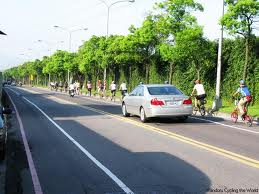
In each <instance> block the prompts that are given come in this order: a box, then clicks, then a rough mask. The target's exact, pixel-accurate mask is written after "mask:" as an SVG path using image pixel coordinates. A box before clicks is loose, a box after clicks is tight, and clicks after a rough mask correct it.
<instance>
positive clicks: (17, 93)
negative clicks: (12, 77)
mask: <svg viewBox="0 0 259 194" xmlns="http://www.w3.org/2000/svg"><path fill="white" fill-rule="evenodd" d="M7 89H8V90H11V91H12V92H14V93H15V94H16V95H18V96H19V95H20V93H19V92H16V91H15V90H13V89H11V88H9V87H8V88H7Z"/></svg>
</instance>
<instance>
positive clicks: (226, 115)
mask: <svg viewBox="0 0 259 194" xmlns="http://www.w3.org/2000/svg"><path fill="white" fill-rule="evenodd" d="M214 114H215V117H219V118H224V119H225V120H231V114H229V113H223V112H216V113H214ZM237 121H238V122H244V121H242V119H241V118H240V117H238V120H237ZM253 123H254V124H257V125H259V118H258V117H253Z"/></svg>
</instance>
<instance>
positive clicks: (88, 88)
mask: <svg viewBox="0 0 259 194" xmlns="http://www.w3.org/2000/svg"><path fill="white" fill-rule="evenodd" d="M86 86H87V90H88V93H87V96H90V97H91V95H92V84H91V82H90V81H88V82H87V85H86Z"/></svg>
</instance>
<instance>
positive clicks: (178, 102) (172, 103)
mask: <svg viewBox="0 0 259 194" xmlns="http://www.w3.org/2000/svg"><path fill="white" fill-rule="evenodd" d="M166 104H167V105H168V106H175V105H181V101H172V102H167V103H166Z"/></svg>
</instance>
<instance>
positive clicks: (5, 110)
mask: <svg viewBox="0 0 259 194" xmlns="http://www.w3.org/2000/svg"><path fill="white" fill-rule="evenodd" d="M12 112H13V110H12V109H11V108H3V111H2V113H3V114H7V115H9V114H11V113H12Z"/></svg>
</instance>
